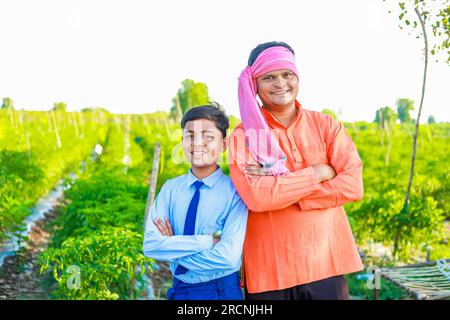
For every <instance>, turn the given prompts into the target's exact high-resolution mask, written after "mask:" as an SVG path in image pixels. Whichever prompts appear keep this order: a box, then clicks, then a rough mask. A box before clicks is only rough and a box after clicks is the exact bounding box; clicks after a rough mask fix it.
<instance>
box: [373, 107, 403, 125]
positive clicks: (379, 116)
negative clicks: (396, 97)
mask: <svg viewBox="0 0 450 320" xmlns="http://www.w3.org/2000/svg"><path fill="white" fill-rule="evenodd" d="M396 120H397V114H396V113H395V111H394V109H392V108H391V107H384V108H380V109H378V110H377V111H376V113H375V120H374V122H375V123H378V126H379V128H388V127H392V125H393V124H394V123H395V121H396Z"/></svg>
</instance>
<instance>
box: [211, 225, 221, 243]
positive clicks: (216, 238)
mask: <svg viewBox="0 0 450 320" xmlns="http://www.w3.org/2000/svg"><path fill="white" fill-rule="evenodd" d="M221 235H222V230H221V229H219V230H217V231H216V232H214V233H213V234H212V237H213V246H215V245H216V244H217V243H218V242H219V241H220V240H221V238H220V236H221Z"/></svg>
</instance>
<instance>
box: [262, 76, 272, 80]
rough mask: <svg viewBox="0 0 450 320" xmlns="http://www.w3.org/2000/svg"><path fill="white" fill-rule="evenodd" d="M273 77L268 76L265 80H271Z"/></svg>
mask: <svg viewBox="0 0 450 320" xmlns="http://www.w3.org/2000/svg"><path fill="white" fill-rule="evenodd" d="M271 79H272V76H267V77H264V78H263V80H271Z"/></svg>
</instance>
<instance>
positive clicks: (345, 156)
mask: <svg viewBox="0 0 450 320" xmlns="http://www.w3.org/2000/svg"><path fill="white" fill-rule="evenodd" d="M321 126H322V127H323V128H324V137H325V143H326V145H327V158H328V161H329V165H331V166H332V167H333V169H334V170H335V171H336V176H335V177H334V178H333V179H331V180H327V181H323V182H322V183H320V187H319V189H318V190H316V191H315V192H313V193H310V194H308V195H307V196H305V197H303V198H301V199H300V200H299V205H300V208H301V209H302V210H313V209H327V208H333V207H337V206H342V205H344V204H346V203H348V202H352V201H358V200H360V199H361V198H362V196H363V182H362V169H363V164H362V161H361V158H360V157H359V154H358V151H357V149H356V146H355V144H354V143H353V141H352V139H351V138H350V136H349V135H348V133H347V131H346V130H345V128H344V126H343V125H342V123H340V122H338V121H337V120H335V119H334V118H332V117H330V116H326V117H323V118H322V121H321Z"/></svg>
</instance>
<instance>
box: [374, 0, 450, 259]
mask: <svg viewBox="0 0 450 320" xmlns="http://www.w3.org/2000/svg"><path fill="white" fill-rule="evenodd" d="M383 1H384V0H383ZM398 5H399V7H400V10H401V13H400V15H399V20H400V29H403V27H405V28H407V29H410V30H411V28H412V31H413V32H415V33H416V38H417V39H423V45H424V50H423V53H424V71H423V78H422V94H421V98H420V104H419V110H418V114H417V119H416V124H415V129H414V136H413V137H414V139H413V146H412V155H411V167H410V170H409V179H408V186H407V188H406V194H405V198H404V201H403V208H402V209H401V210H400V213H399V214H400V216H399V217H398V219H400V220H401V221H405V222H407V221H408V218H410V216H411V210H410V203H409V202H410V200H409V199H410V193H411V186H412V182H413V176H414V163H415V159H416V148H417V137H418V135H419V123H420V115H421V113H422V107H423V101H424V97H425V88H426V79H427V68H428V54H429V43H428V41H429V40H428V32H427V29H428V31H430V26H431V31H432V35H433V37H431V39H430V41H432V42H434V45H433V48H432V49H431V51H430V53H431V54H432V55H437V53H443V54H444V56H445V60H444V61H445V62H446V63H447V64H448V65H450V50H449V48H450V28H449V19H450V5H449V1H448V0H440V1H429V0H409V1H404V2H399V3H398ZM389 12H390V11H389ZM411 22H412V23H411ZM418 26H420V29H419V28H418ZM417 30H419V31H417ZM409 34H411V32H409ZM436 61H438V59H436ZM400 237H401V228H399V229H398V231H397V234H396V235H395V239H394V252H393V253H394V256H396V253H397V252H398V249H399V247H398V245H399V243H400Z"/></svg>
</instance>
